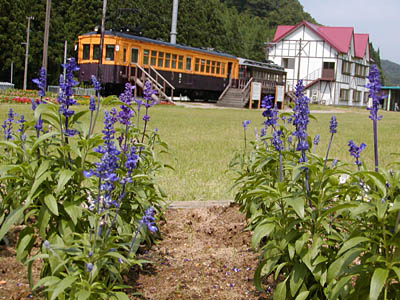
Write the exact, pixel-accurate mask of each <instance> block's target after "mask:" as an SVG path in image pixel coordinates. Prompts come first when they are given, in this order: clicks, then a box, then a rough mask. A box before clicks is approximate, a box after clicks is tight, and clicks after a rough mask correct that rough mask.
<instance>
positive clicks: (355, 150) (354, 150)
mask: <svg viewBox="0 0 400 300" xmlns="http://www.w3.org/2000/svg"><path fill="white" fill-rule="evenodd" d="M347 145H348V146H349V147H350V148H349V152H350V155H351V156H353V157H354V158H355V160H356V161H355V163H356V165H357V166H361V162H360V161H359V159H360V153H361V152H362V151H363V150H364V149H365V147H366V146H367V145H366V144H364V143H361V144H360V146H357V145H356V144H355V143H354V142H353V140H350V141H349V143H348V144H347Z"/></svg>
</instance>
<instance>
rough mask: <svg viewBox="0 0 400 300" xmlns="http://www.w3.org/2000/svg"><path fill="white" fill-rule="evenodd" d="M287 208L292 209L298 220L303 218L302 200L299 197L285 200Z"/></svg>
mask: <svg viewBox="0 0 400 300" xmlns="http://www.w3.org/2000/svg"><path fill="white" fill-rule="evenodd" d="M287 203H288V205H289V206H291V207H293V209H294V210H295V212H296V214H297V215H298V216H299V217H300V218H302V219H303V218H304V199H303V198H301V197H295V198H289V199H288V200H287Z"/></svg>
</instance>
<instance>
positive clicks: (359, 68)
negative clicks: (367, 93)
mask: <svg viewBox="0 0 400 300" xmlns="http://www.w3.org/2000/svg"><path fill="white" fill-rule="evenodd" d="M366 73H367V67H366V66H363V65H361V64H356V69H355V71H354V76H357V77H365V75H366Z"/></svg>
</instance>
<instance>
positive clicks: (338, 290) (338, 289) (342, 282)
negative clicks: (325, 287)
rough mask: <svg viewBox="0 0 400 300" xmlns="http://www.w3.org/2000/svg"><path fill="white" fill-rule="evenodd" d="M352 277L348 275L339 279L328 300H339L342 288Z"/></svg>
mask: <svg viewBox="0 0 400 300" xmlns="http://www.w3.org/2000/svg"><path fill="white" fill-rule="evenodd" d="M352 277H353V275H348V276H346V277H343V278H341V279H340V280H339V281H338V282H337V283H336V284H335V285H334V287H333V289H332V290H331V292H330V293H329V294H330V295H329V299H339V296H340V294H341V292H343V288H344V287H345V286H346V284H347V283H348V282H350V280H351V278H352Z"/></svg>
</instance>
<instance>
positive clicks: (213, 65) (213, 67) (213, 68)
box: [211, 61, 215, 74]
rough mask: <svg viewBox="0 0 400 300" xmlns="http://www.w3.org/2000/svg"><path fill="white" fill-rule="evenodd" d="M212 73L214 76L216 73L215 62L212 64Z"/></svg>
mask: <svg viewBox="0 0 400 300" xmlns="http://www.w3.org/2000/svg"><path fill="white" fill-rule="evenodd" d="M211 73H212V74H214V73H215V61H212V62H211Z"/></svg>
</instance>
